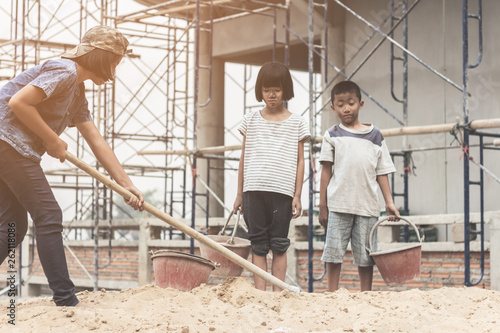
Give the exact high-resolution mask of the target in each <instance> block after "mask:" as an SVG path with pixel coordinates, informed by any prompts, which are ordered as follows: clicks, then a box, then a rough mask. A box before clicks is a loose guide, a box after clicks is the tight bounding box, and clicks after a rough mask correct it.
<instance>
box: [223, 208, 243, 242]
mask: <svg viewBox="0 0 500 333" xmlns="http://www.w3.org/2000/svg"><path fill="white" fill-rule="evenodd" d="M240 215H241V214H240V209H239V208H238V220H237V221H236V224H235V227H234V230H233V237H234V235H235V234H236V229H237V228H238V225H239V223H240ZM231 217H233V211H231V214H229V217H228V218H227V221H226V224H224V227H223V228H222V230H221V231H219V235H224V232H225V231H226V228H227V225H228V224H229V221H231Z"/></svg>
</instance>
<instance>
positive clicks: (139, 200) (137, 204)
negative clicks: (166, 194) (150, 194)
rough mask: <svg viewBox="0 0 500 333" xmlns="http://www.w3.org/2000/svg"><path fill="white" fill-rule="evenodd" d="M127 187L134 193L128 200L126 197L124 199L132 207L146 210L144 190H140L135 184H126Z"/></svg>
mask: <svg viewBox="0 0 500 333" xmlns="http://www.w3.org/2000/svg"><path fill="white" fill-rule="evenodd" d="M125 188H126V189H127V190H129V191H130V192H132V193H133V194H134V195H133V196H132V197H130V199H129V200H128V201H127V200H125V199H124V201H125V202H126V203H127V205H129V206H130V207H132V208H134V209H135V210H139V211H140V212H142V211H143V210H144V195H143V194H142V192H141V191H139V190H138V189H137V187H135V186H134V185H131V186H126V187H125Z"/></svg>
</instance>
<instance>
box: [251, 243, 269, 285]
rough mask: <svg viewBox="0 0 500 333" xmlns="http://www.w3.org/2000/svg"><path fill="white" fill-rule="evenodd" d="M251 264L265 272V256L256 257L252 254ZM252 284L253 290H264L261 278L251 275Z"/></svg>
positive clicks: (264, 283)
mask: <svg viewBox="0 0 500 333" xmlns="http://www.w3.org/2000/svg"><path fill="white" fill-rule="evenodd" d="M252 263H253V264H254V265H255V266H257V267H259V268H261V269H263V270H264V271H266V272H267V257H266V256H259V255H256V254H255V252H252ZM253 283H254V285H255V288H256V289H259V290H264V291H265V290H266V280H264V279H263V278H261V277H259V276H257V275H255V274H254V275H253Z"/></svg>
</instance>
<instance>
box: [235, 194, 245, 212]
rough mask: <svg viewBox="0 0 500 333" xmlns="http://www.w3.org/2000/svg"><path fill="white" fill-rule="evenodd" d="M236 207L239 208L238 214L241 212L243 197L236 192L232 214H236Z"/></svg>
mask: <svg viewBox="0 0 500 333" xmlns="http://www.w3.org/2000/svg"><path fill="white" fill-rule="evenodd" d="M238 209H239V210H240V214H243V198H242V197H241V195H240V194H238V195H237V196H236V200H234V205H233V214H237V213H238Z"/></svg>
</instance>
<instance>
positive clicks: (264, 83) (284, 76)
mask: <svg viewBox="0 0 500 333" xmlns="http://www.w3.org/2000/svg"><path fill="white" fill-rule="evenodd" d="M264 87H281V89H283V100H285V101H289V100H291V99H292V98H293V96H294V94H293V81H292V75H291V74H290V70H288V67H286V66H285V65H284V64H282V63H281V62H278V61H271V62H266V63H265V64H264V65H262V67H261V68H260V70H259V74H258V75H257V82H256V83H255V97H256V98H257V101H259V102H262V100H263V97H262V88H264Z"/></svg>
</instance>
